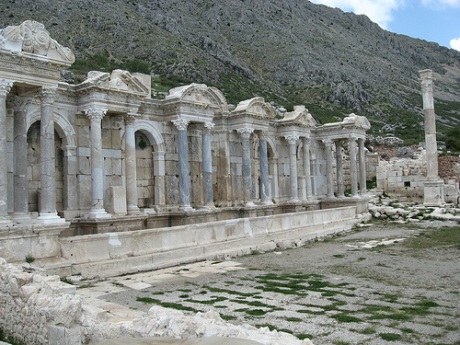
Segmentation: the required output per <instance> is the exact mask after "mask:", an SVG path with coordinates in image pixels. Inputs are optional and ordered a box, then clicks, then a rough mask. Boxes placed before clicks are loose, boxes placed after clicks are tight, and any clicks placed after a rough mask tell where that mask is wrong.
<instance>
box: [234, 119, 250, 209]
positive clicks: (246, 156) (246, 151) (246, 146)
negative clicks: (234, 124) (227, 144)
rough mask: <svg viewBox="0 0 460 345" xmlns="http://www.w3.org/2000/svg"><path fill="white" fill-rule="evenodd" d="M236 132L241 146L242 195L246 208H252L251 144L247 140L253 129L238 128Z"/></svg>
mask: <svg viewBox="0 0 460 345" xmlns="http://www.w3.org/2000/svg"><path fill="white" fill-rule="evenodd" d="M237 132H238V133H239V134H240V135H241V139H242V144H243V193H244V202H245V206H246V207H252V206H254V202H253V201H252V172H251V143H250V142H249V139H250V138H251V134H252V133H253V132H254V129H253V128H248V127H244V128H239V129H237Z"/></svg>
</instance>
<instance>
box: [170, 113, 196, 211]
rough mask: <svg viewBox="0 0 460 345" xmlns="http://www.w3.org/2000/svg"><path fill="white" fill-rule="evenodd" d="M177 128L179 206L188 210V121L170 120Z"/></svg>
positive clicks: (189, 208)
mask: <svg viewBox="0 0 460 345" xmlns="http://www.w3.org/2000/svg"><path fill="white" fill-rule="evenodd" d="M172 122H173V124H174V126H176V128H177V154H178V156H179V157H178V160H179V206H180V207H181V208H182V209H184V210H186V211H189V210H191V209H192V208H191V206H190V163H189V161H188V138H187V127H188V124H189V121H187V120H183V119H179V120H174V121H172Z"/></svg>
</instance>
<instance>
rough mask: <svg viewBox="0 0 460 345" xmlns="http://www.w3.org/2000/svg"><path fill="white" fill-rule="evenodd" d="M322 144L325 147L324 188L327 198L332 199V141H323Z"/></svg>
mask: <svg viewBox="0 0 460 345" xmlns="http://www.w3.org/2000/svg"><path fill="white" fill-rule="evenodd" d="M323 144H324V147H325V154H326V186H327V192H326V193H327V194H326V196H327V197H328V198H333V197H334V176H333V174H332V141H331V140H330V139H324V140H323Z"/></svg>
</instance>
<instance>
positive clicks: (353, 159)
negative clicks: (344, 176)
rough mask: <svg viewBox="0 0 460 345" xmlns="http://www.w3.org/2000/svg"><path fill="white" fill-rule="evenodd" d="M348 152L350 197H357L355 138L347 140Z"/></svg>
mask: <svg viewBox="0 0 460 345" xmlns="http://www.w3.org/2000/svg"><path fill="white" fill-rule="evenodd" d="M348 146H349V147H348V150H349V152H350V180H351V196H353V197H356V196H357V195H358V174H357V170H358V169H357V166H356V138H350V139H348Z"/></svg>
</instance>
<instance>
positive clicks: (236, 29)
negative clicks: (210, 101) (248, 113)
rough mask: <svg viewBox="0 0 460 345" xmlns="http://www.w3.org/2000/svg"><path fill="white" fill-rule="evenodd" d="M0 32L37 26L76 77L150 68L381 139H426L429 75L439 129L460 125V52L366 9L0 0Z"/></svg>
mask: <svg viewBox="0 0 460 345" xmlns="http://www.w3.org/2000/svg"><path fill="white" fill-rule="evenodd" d="M0 18H1V23H2V25H1V26H2V27H5V26H8V25H18V24H20V23H21V22H22V21H24V20H26V19H34V20H37V21H39V22H42V23H43V24H45V26H46V27H47V29H48V30H49V31H50V33H51V35H52V36H53V37H54V38H56V39H57V40H58V41H59V42H60V43H61V44H63V45H66V46H69V47H71V49H72V50H73V51H74V52H75V54H76V55H77V62H76V63H75V65H74V67H73V71H74V73H76V78H77V79H78V78H82V77H79V76H78V74H79V73H82V72H85V71H87V70H89V69H110V68H114V67H123V68H127V69H130V70H140V71H144V72H145V71H149V72H150V73H152V75H153V76H154V79H153V81H154V87H156V88H157V89H158V90H159V91H165V90H167V89H168V88H169V87H173V86H176V85H177V84H179V83H186V82H191V81H193V82H204V83H207V84H209V85H215V86H217V87H219V88H220V89H222V90H223V91H224V94H225V95H226V97H227V99H228V101H229V103H237V102H239V101H241V100H243V99H245V98H249V97H252V96H254V95H259V96H263V97H265V98H266V100H270V101H271V100H273V101H275V102H276V103H278V104H281V105H283V106H284V107H286V108H288V109H289V108H290V107H292V105H294V104H297V103H303V104H306V105H307V107H308V108H309V109H310V111H311V112H312V113H313V115H314V116H315V117H316V118H319V119H320V120H321V121H323V122H327V121H331V120H334V119H336V118H337V117H343V115H344V114H346V113H349V112H351V111H353V112H356V113H359V114H364V115H367V116H368V117H369V118H370V119H371V122H372V124H373V129H372V131H373V132H374V133H375V134H377V133H381V131H382V132H383V133H385V132H390V133H392V134H394V135H399V136H402V137H404V138H406V139H409V141H410V140H412V141H414V142H417V141H419V140H422V139H423V131H422V129H421V125H422V122H423V117H422V113H421V109H420V108H421V104H422V101H421V96H420V83H419V81H418V73H417V72H418V71H419V70H421V69H426V68H430V69H433V70H434V71H435V72H436V79H437V80H436V97H437V98H438V99H437V103H436V107H437V113H438V115H440V120H441V122H440V124H439V125H438V129H439V130H440V131H441V132H445V131H446V130H447V129H448V128H449V127H451V126H455V125H458V124H459V123H460V53H459V52H456V51H454V50H451V49H448V48H445V47H442V46H439V45H438V44H436V43H430V42H426V41H423V40H418V39H413V38H410V37H407V36H403V35H397V34H394V33H391V32H388V31H385V30H382V29H381V28H380V27H378V26H377V25H376V24H375V23H373V22H371V21H370V20H369V19H368V18H367V17H365V16H358V15H355V14H353V13H344V12H342V11H340V10H338V9H332V8H328V7H325V6H322V5H315V4H312V3H310V2H308V1H299V0H225V1H212V0H193V1H183V0H136V1H128V0H104V1H102V0H59V1H58V0H56V1H47V0H5V1H4V2H3V4H2V6H1V8H0Z"/></svg>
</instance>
